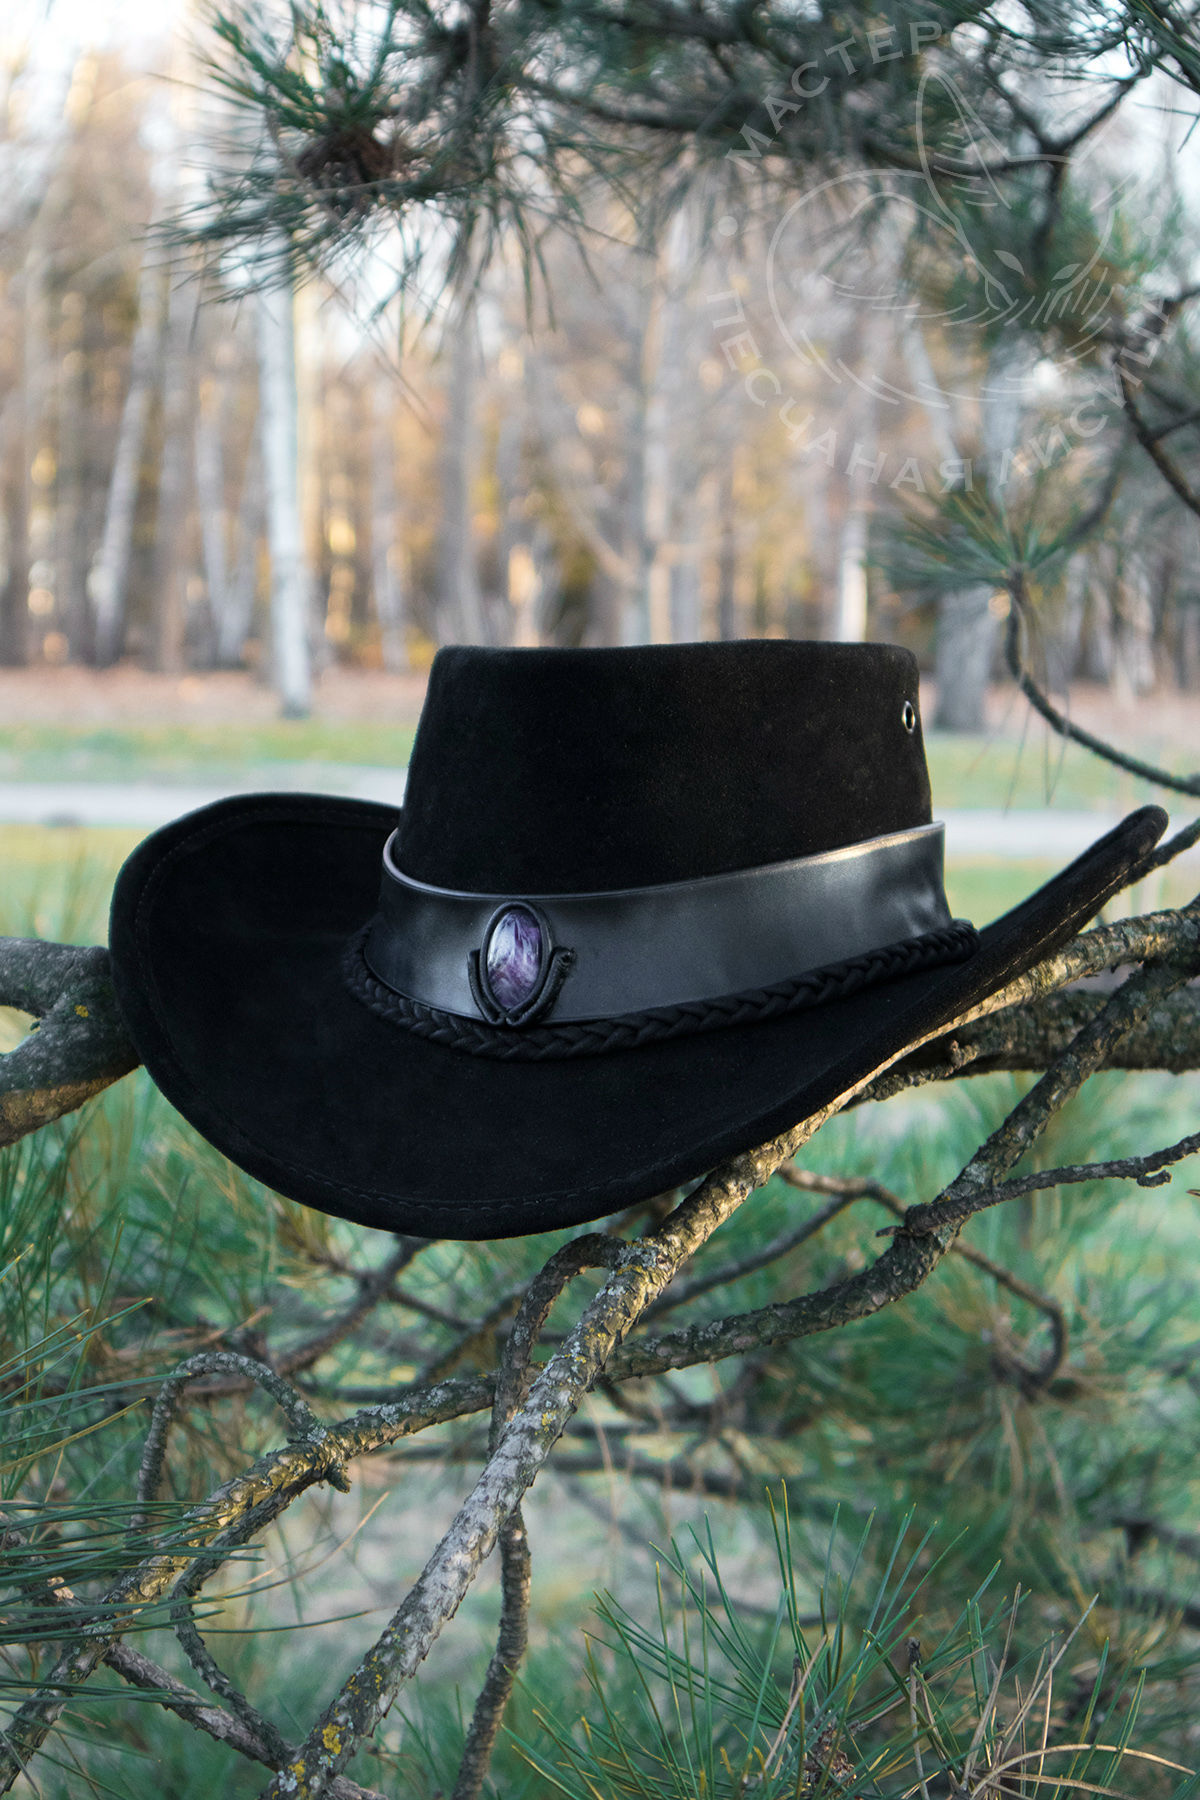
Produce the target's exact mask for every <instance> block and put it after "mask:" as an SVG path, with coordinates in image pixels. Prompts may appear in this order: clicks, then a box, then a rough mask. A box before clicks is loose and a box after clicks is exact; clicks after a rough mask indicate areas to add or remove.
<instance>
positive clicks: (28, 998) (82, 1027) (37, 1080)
mask: <svg viewBox="0 0 1200 1800" xmlns="http://www.w3.org/2000/svg"><path fill="white" fill-rule="evenodd" d="M0 1006H11V1007H15V1008H16V1010H17V1011H18V1012H24V1013H32V1014H33V1016H34V1019H35V1020H36V1021H37V1023H36V1024H35V1026H34V1027H33V1029H32V1030H31V1031H30V1032H29V1034H28V1035H27V1036H26V1037H25V1038H24V1039H23V1040H22V1042H21V1043H19V1044H18V1045H17V1047H16V1049H15V1050H10V1051H9V1052H8V1054H7V1055H6V1056H0V1146H3V1145H5V1144H14V1143H16V1141H17V1139H18V1138H21V1137H24V1136H25V1135H26V1133H27V1132H30V1131H36V1130H37V1129H38V1128H39V1127H40V1126H42V1125H48V1124H49V1123H50V1121H51V1119H58V1118H61V1117H62V1115H63V1113H68V1112H73V1111H74V1109H75V1108H76V1107H77V1106H82V1105H83V1102H84V1101H85V1100H90V1099H91V1097H92V1095H93V1094H98V1093H100V1092H101V1090H102V1089H104V1088H106V1087H108V1086H109V1085H110V1084H111V1083H112V1082H114V1081H117V1080H119V1079H120V1077H121V1076H122V1075H128V1073H129V1071H130V1070H131V1069H136V1068H137V1066H138V1062H139V1061H140V1058H139V1057H138V1054H137V1052H136V1051H135V1050H134V1048H133V1045H132V1044H131V1043H130V1041H129V1038H128V1035H127V1034H126V1031H125V1026H124V1024H123V1022H122V1020H121V1015H120V1013H119V1011H118V1010H117V1000H116V995H115V994H114V992H113V987H112V981H111V978H110V976H109V972H108V951H107V950H102V949H100V948H89V949H78V948H76V947H75V946H73V945H70V944H44V943H42V942H41V941H40V940H39V939H36V938H0Z"/></svg>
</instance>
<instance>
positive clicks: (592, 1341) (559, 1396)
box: [264, 1101, 841, 1800]
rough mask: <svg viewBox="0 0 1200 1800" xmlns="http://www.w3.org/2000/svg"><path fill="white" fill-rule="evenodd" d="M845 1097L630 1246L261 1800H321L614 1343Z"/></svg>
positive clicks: (411, 1669) (727, 1169)
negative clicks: (408, 1586)
mask: <svg viewBox="0 0 1200 1800" xmlns="http://www.w3.org/2000/svg"><path fill="white" fill-rule="evenodd" d="M840 1104H841V1102H840V1101H839V1102H838V1103H836V1104H835V1105H834V1106H831V1107H829V1108H827V1109H825V1110H824V1111H823V1112H822V1113H820V1114H819V1115H816V1116H814V1117H813V1118H811V1119H808V1120H805V1121H804V1122H803V1123H802V1124H801V1125H798V1126H797V1127H795V1128H794V1130H792V1131H791V1132H789V1133H787V1134H786V1135H785V1136H784V1137H782V1138H777V1139H774V1140H773V1141H772V1142H771V1143H769V1144H765V1145H763V1146H762V1147H761V1148H760V1149H758V1150H755V1151H750V1152H748V1153H747V1154H746V1155H744V1156H739V1157H735V1158H733V1159H732V1160H731V1161H730V1162H729V1163H727V1164H726V1165H724V1167H723V1168H722V1169H721V1170H719V1171H717V1172H716V1173H715V1174H714V1175H712V1176H710V1177H709V1179H708V1180H707V1181H706V1182H704V1184H703V1185H702V1186H701V1187H700V1188H699V1189H698V1190H697V1192H696V1193H694V1194H692V1195H690V1196H689V1197H688V1199H687V1200H685V1201H684V1202H683V1203H682V1204H681V1205H680V1206H679V1207H677V1208H676V1210H675V1211H674V1212H673V1213H672V1214H671V1215H670V1216H669V1217H668V1218H667V1219H666V1220H665V1221H664V1222H663V1223H662V1224H661V1225H660V1226H658V1227H657V1229H656V1230H654V1231H653V1232H651V1233H650V1234H648V1235H647V1236H646V1237H644V1238H640V1239H638V1240H637V1241H636V1242H635V1243H632V1244H629V1245H627V1246H625V1248H624V1250H623V1251H622V1252H621V1262H620V1267H619V1268H618V1269H616V1270H615V1271H614V1273H613V1274H612V1275H611V1276H610V1277H609V1279H608V1281H607V1282H606V1283H605V1284H604V1286H603V1288H602V1289H601V1290H600V1293H599V1294H598V1295H597V1296H596V1298H595V1299H594V1300H593V1301H592V1303H591V1304H590V1306H589V1307H588V1308H587V1310H586V1311H585V1313H584V1315H583V1317H582V1319H581V1320H580V1322H579V1324H578V1325H577V1326H576V1327H575V1329H574V1330H573V1331H572V1332H571V1333H570V1334H569V1335H568V1337H567V1338H566V1340H565V1342H564V1343H563V1344H562V1346H561V1347H560V1348H559V1349H558V1350H557V1351H556V1352H555V1354H554V1355H553V1356H552V1357H551V1358H550V1360H549V1362H548V1363H547V1364H546V1365H545V1366H544V1368H543V1369H542V1371H541V1373H540V1375H539V1376H538V1378H537V1380H536V1381H535V1383H534V1385H533V1388H532V1390H531V1392H530V1394H529V1398H528V1400H527V1401H526V1402H525V1404H524V1406H522V1407H521V1408H520V1410H519V1411H518V1412H517V1413H516V1415H515V1416H514V1418H513V1419H512V1420H511V1422H510V1423H509V1425H508V1426H507V1428H506V1429H505V1431H504V1433H503V1435H502V1437H501V1439H500V1441H499V1443H498V1444H497V1446H496V1449H495V1451H494V1452H493V1454H492V1456H491V1458H490V1460H489V1462H488V1464H487V1466H486V1468H485V1469H484V1471H483V1473H482V1475H481V1476H480V1478H479V1480H478V1481H477V1482H476V1484H475V1487H474V1489H473V1490H472V1492H471V1494H470V1495H469V1497H468V1498H467V1500H466V1501H465V1502H464V1504H463V1506H462V1507H461V1508H460V1509H459V1512H458V1514H457V1516H456V1518H455V1519H454V1521H453V1523H452V1525H451V1526H450V1529H449V1530H448V1531H447V1533H446V1535H445V1536H444V1537H443V1539H442V1541H441V1543H440V1544H439V1545H438V1547H437V1549H436V1550H435V1551H434V1553H433V1555H432V1557H431V1558H430V1560H429V1562H428V1563H427V1564H426V1566H425V1569H424V1571H423V1572H422V1574H421V1576H420V1577H419V1579H418V1580H417V1582H416V1584H415V1585H414V1587H413V1588H412V1590H411V1591H410V1593H409V1594H408V1596H407V1597H406V1599H405V1600H404V1602H403V1603H402V1605H401V1606H400V1608H399V1610H398V1611H397V1613H396V1614H395V1615H394V1617H393V1618H392V1620H391V1622H390V1624H389V1625H388V1627H387V1629H386V1631H385V1632H384V1633H383V1635H382V1637H381V1638H380V1639H379V1640H378V1642H377V1643H376V1644H375V1645H374V1646H373V1648H372V1649H371V1650H370V1651H369V1652H368V1653H367V1655H366V1657H365V1658H364V1659H363V1661H362V1662H361V1663H360V1664H359V1666H358V1668H357V1669H356V1670H355V1672H354V1674H353V1675H352V1676H351V1677H350V1679H349V1680H348V1681H347V1682H346V1684H345V1686H344V1687H343V1689H342V1691H341V1693H340V1694H339V1695H338V1696H337V1698H336V1699H335V1700H334V1701H333V1703H332V1704H331V1705H330V1706H329V1707H328V1708H327V1709H326V1711H325V1712H324V1713H323V1714H322V1716H321V1718H320V1719H319V1720H318V1722H317V1724H316V1726H315V1727H314V1728H313V1730H312V1732H311V1733H310V1734H309V1737H308V1739H307V1740H306V1742H305V1743H304V1745H303V1746H302V1748H301V1751H300V1754H299V1756H298V1757H297V1758H296V1760H295V1761H294V1762H293V1763H291V1764H289V1766H288V1768H287V1770H286V1771H285V1772H284V1773H283V1774H282V1775H280V1776H279V1777H278V1778H277V1779H276V1780H275V1781H272V1782H271V1783H270V1784H269V1785H268V1787H267V1788H266V1789H265V1790H264V1800H316V1797H317V1796H318V1795H321V1794H324V1793H325V1792H326V1791H327V1787H328V1781H329V1778H330V1776H331V1775H333V1774H335V1773H340V1771H341V1770H342V1769H343V1768H344V1767H345V1765H346V1763H347V1762H348V1761H349V1759H350V1757H351V1756H352V1755H353V1753H354V1750H355V1749H356V1748H357V1746H358V1744H359V1743H360V1742H362V1741H363V1740H364V1739H365V1738H366V1737H368V1736H369V1735H370V1734H371V1733H372V1732H373V1731H374V1730H375V1728H376V1726H377V1725H378V1723H379V1721H380V1720H381V1719H382V1717H383V1716H384V1714H385V1713H386V1712H387V1710H388V1708H389V1707H390V1706H391V1704H392V1702H393V1700H394V1699H395V1696H396V1694H397V1693H398V1692H399V1690H400V1688H401V1687H402V1686H403V1685H404V1683H405V1682H407V1681H408V1680H409V1679H410V1678H411V1677H412V1675H413V1674H414V1673H415V1671H416V1669H417V1668H418V1667H419V1666H420V1664H421V1662H422V1661H423V1659H424V1657H425V1656H426V1654H427V1653H428V1651H429V1648H430V1646H431V1645H432V1644H433V1642H434V1640H435V1639H436V1637H437V1636H438V1634H439V1633H440V1631H441V1629H442V1627H443V1625H444V1624H445V1623H446V1622H447V1620H448V1619H450V1618H451V1617H452V1616H453V1614H454V1613H455V1612H456V1611H457V1609H458V1606H459V1603H460V1602H461V1600H462V1597H463V1595H464V1594H465V1592H466V1590H467V1588H468V1586H469V1585H470V1583H471V1581H472V1580H473V1579H474V1577H475V1574H476V1571H477V1570H478V1568H479V1565H480V1564H481V1563H482V1562H483V1560H484V1558H485V1557H487V1556H488V1555H489V1554H490V1552H491V1550H492V1548H493V1546H494V1544H495V1542H496V1538H497V1535H498V1533H499V1530H500V1527H501V1525H502V1524H503V1522H504V1520H505V1519H506V1518H507V1517H508V1516H509V1514H510V1513H511V1512H512V1511H513V1509H514V1508H515V1507H516V1506H517V1505H518V1504H519V1502H520V1500H521V1497H522V1495H523V1494H524V1493H525V1491H526V1490H527V1489H528V1487H529V1486H530V1485H531V1483H532V1482H533V1480H534V1479H535V1477H536V1475H537V1474H538V1472H539V1470H540V1469H541V1467H542V1466H543V1464H544V1463H545V1461H546V1458H547V1457H548V1456H549V1454H550V1451H551V1449H552V1448H553V1446H554V1444H555V1443H556V1442H557V1440H558V1438H559V1437H560V1436H561V1434H562V1432H563V1431H564V1429H565V1428H566V1426H567V1424H568V1423H569V1421H570V1419H571V1417H572V1415H573V1414H574V1412H575V1410H576V1408H577V1407H578V1406H579V1403H580V1401H581V1400H582V1399H583V1397H584V1395H585V1394H587V1393H588V1392H590V1390H591V1389H592V1387H593V1386H594V1385H595V1382H596V1380H597V1378H598V1377H599V1375H600V1374H601V1372H602V1371H603V1369H604V1366H605V1363H606V1362H607V1360H608V1358H609V1357H610V1356H611V1354H612V1352H613V1349H614V1347H615V1346H616V1345H617V1344H618V1343H619V1342H620V1341H621V1339H622V1338H623V1337H624V1336H625V1335H626V1333H627V1332H628V1331H629V1330H630V1329H631V1328H632V1326H633V1325H634V1324H635V1323H636V1322H637V1320H638V1319H639V1318H640V1316H641V1314H642V1313H643V1312H644V1311H645V1309H646V1307H647V1306H648V1305H649V1304H650V1303H651V1302H652V1301H653V1300H654V1299H655V1298H657V1296H658V1294H660V1293H661V1292H662V1290H663V1289H664V1288H665V1287H666V1286H667V1284H668V1282H669V1281H670V1280H671V1278H672V1276H673V1275H674V1273H675V1271H676V1270H677V1269H678V1267H679V1266H680V1264H681V1263H682V1262H683V1261H684V1260H685V1259H686V1258H688V1257H690V1256H692V1255H694V1254H695V1252H696V1250H698V1249H699V1248H700V1245H701V1244H703V1243H704V1242H705V1241H706V1240H707V1239H708V1238H709V1237H710V1236H711V1234H712V1233H713V1231H715V1230H716V1229H717V1227H718V1226H719V1225H720V1224H722V1223H723V1222H724V1221H725V1220H726V1219H727V1218H729V1217H730V1215H731V1214H732V1213H734V1212H735V1211H736V1210H737V1208H738V1207H739V1206H740V1205H741V1204H742V1202H743V1200H745V1198H746V1197H747V1195H748V1194H750V1193H751V1192H753V1190H754V1189H755V1188H756V1187H758V1186H760V1185H761V1184H762V1182H763V1181H765V1180H766V1178H767V1177H768V1175H770V1174H771V1172H772V1170H773V1169H775V1168H776V1167H777V1166H778V1164H779V1163H780V1162H781V1161H782V1160H783V1159H784V1157H786V1156H791V1155H794V1154H795V1151H796V1150H797V1149H798V1148H799V1147H800V1145H801V1144H802V1143H804V1142H807V1140H808V1139H809V1138H810V1137H811V1136H812V1135H813V1133H814V1132H815V1131H816V1130H817V1129H818V1128H819V1126H820V1125H822V1124H823V1123H824V1122H825V1120H826V1119H827V1118H828V1117H829V1116H830V1115H831V1113H832V1112H833V1111H835V1110H837V1106H838V1105H840Z"/></svg>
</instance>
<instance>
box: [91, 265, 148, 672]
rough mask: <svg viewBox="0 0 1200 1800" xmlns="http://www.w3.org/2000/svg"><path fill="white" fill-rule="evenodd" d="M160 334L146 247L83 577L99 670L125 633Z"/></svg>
mask: <svg viewBox="0 0 1200 1800" xmlns="http://www.w3.org/2000/svg"><path fill="white" fill-rule="evenodd" d="M162 333H163V272H162V270H161V268H159V267H158V266H157V264H156V263H155V261H154V253H153V252H152V251H151V249H150V248H149V246H147V249H146V251H145V253H144V255H143V257H142V267H141V272H140V274H139V277H138V316H137V327H136V329H135V331H134V334H133V345H132V348H131V351H130V358H129V387H128V388H127V390H126V393H125V404H124V406H123V407H122V409H121V423H120V425H119V426H118V428H117V444H116V451H115V453H114V456H113V465H112V474H111V476H110V477H109V483H108V499H107V502H106V504H105V508H104V529H103V532H102V533H101V537H100V547H99V549H98V550H97V551H96V554H95V556H94V557H93V559H92V566H91V568H90V569H89V571H88V578H87V590H88V599H89V600H90V601H91V606H92V646H93V654H94V656H95V660H96V662H97V664H98V665H99V666H100V668H102V669H103V668H108V667H109V666H110V664H112V663H114V662H116V661H117V659H118V657H119V656H120V654H121V649H122V645H123V642H124V637H125V614H126V608H127V602H128V597H129V563H130V552H131V550H132V547H133V523H134V518H135V515H136V513H137V501H138V483H139V476H140V472H141V466H142V454H143V451H144V448H145V443H146V421H147V418H148V416H149V412H150V400H151V397H152V395H153V392H154V384H155V380H156V377H157V374H158V365H159V356H160V352H161V348H162Z"/></svg>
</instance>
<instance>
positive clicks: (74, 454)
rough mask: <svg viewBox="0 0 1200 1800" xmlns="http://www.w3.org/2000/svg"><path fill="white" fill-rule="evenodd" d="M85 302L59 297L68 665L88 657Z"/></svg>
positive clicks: (58, 532) (63, 609)
mask: <svg viewBox="0 0 1200 1800" xmlns="http://www.w3.org/2000/svg"><path fill="white" fill-rule="evenodd" d="M86 307H87V300H86V297H85V296H84V295H83V294H82V293H81V292H80V291H79V290H78V289H77V288H72V289H71V290H70V291H69V292H67V293H65V294H64V295H63V297H62V303H61V310H62V325H61V329H60V335H59V343H58V397H57V398H58V404H57V407H56V409H55V411H56V430H57V439H58V444H57V454H56V459H55V460H56V463H57V473H56V476H55V482H54V565H55V582H54V585H55V591H56V594H57V598H58V616H59V618H60V620H61V621H62V627H63V630H64V632H65V634H66V638H67V643H68V646H69V652H70V656H71V659H72V661H74V662H86V661H88V660H90V656H91V648H92V646H91V631H90V623H91V621H90V620H89V618H88V603H87V592H86V581H87V565H86V556H85V550H84V523H85V508H86V500H85V492H84V490H85V485H86V480H87V476H86V471H85V467H84V455H85V448H86V445H87V437H88V416H87V377H86V371H87V358H86V353H85V350H84V335H83V323H84V313H85V310H86Z"/></svg>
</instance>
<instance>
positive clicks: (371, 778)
mask: <svg viewBox="0 0 1200 1800" xmlns="http://www.w3.org/2000/svg"><path fill="white" fill-rule="evenodd" d="M267 785H270V786H272V787H273V788H274V790H275V791H279V789H280V788H283V787H286V788H288V789H289V790H295V791H297V792H306V793H322V794H344V795H347V796H350V797H352V798H354V799H357V800H380V801H383V802H384V804H386V805H389V806H399V805H400V803H401V801H402V799H403V795H404V771H403V770H400V771H397V770H395V769H382V768H381V769H372V768H365V767H362V766H352V765H348V764H347V765H342V766H340V767H338V766H329V765H326V766H325V767H323V768H322V769H320V770H319V771H317V772H315V773H314V771H313V770H311V769H305V768H304V767H303V766H295V767H287V766H285V767H283V768H282V769H273V770H271V771H269V773H265V774H264V773H263V772H262V771H257V772H255V774H254V775H252V776H251V777H249V778H248V780H247V783H246V785H245V788H244V789H240V790H231V789H230V788H229V787H228V786H226V787H204V786H201V785H200V784H198V783H186V784H184V783H181V784H179V785H178V786H177V785H175V784H173V783H166V782H146V783H142V782H103V781H89V782H83V781H79V782H66V781H37V782H35V781H8V782H0V824H22V825H124V826H132V827H135V828H140V829H141V830H144V831H152V830H153V829H154V828H155V827H156V826H158V825H165V824H167V823H168V821H169V820H171V819H177V818H179V816H180V815H181V814H182V813H186V812H192V811H193V810H194V809H195V808H196V807H198V806H207V805H208V804H209V802H210V801H213V800H219V799H221V798H223V797H224V796H225V795H227V794H228V793H230V792H231V791H243V792H246V793H257V792H262V791H263V788H264V786H267ZM938 816H939V817H940V818H942V819H944V820H945V823H946V850H947V854H948V855H949V856H950V857H952V858H955V859H959V860H961V859H975V858H977V857H985V856H1001V857H1028V858H1032V859H1039V860H1043V861H1045V862H1049V863H1055V864H1061V863H1063V862H1066V861H1068V860H1069V859H1070V858H1071V857H1072V856H1078V855H1079V853H1080V852H1081V851H1082V850H1086V849H1087V847H1088V845H1089V844H1093V843H1094V842H1095V841H1096V839H1097V838H1098V837H1099V836H1100V835H1101V834H1102V833H1103V832H1105V831H1107V830H1108V828H1109V826H1110V825H1115V824H1116V823H1117V819H1118V817H1119V815H1118V814H1110V813H1106V812H1056V811H1055V810H1054V809H1053V808H1050V807H1047V808H1045V809H1038V810H1037V811H1029V812H1015V811H1014V812H1003V811H1001V810H999V809H998V808H991V807H981V808H979V809H978V810H977V811H973V810H967V809H965V808H964V809H962V810H960V811H951V812H943V813H940V814H939V815H938ZM1182 817H1183V815H1182V814H1181V815H1180V822H1182ZM1190 855H1191V856H1192V857H1193V858H1196V859H1200V848H1198V849H1197V850H1196V851H1192V852H1190Z"/></svg>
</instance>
